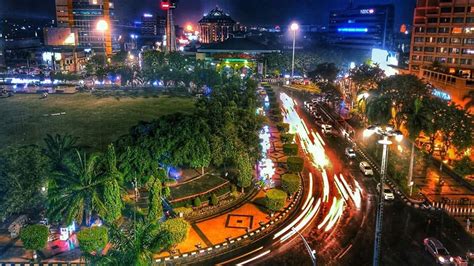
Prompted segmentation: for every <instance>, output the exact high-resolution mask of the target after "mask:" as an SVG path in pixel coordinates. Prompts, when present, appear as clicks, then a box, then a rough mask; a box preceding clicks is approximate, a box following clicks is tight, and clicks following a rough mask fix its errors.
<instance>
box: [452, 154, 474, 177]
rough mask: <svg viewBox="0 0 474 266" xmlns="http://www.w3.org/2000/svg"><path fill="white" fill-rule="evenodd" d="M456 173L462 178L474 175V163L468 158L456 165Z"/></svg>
mask: <svg viewBox="0 0 474 266" xmlns="http://www.w3.org/2000/svg"><path fill="white" fill-rule="evenodd" d="M454 171H455V172H456V173H458V174H459V175H461V176H466V175H469V174H472V173H474V163H473V162H472V161H471V159H470V158H469V157H467V156H465V157H463V158H462V159H461V160H459V161H457V162H455V163H454Z"/></svg>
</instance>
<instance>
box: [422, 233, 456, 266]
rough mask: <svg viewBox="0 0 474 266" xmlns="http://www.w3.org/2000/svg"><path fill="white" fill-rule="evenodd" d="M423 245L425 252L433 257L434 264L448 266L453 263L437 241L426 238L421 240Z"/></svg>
mask: <svg viewBox="0 0 474 266" xmlns="http://www.w3.org/2000/svg"><path fill="white" fill-rule="evenodd" d="M423 244H424V245H425V250H426V251H428V252H429V253H430V254H431V255H432V256H433V258H434V259H435V260H436V263H438V264H445V265H446V264H447V265H449V264H451V263H453V262H454V258H453V257H452V256H451V255H450V254H449V252H448V250H447V249H446V248H445V247H444V246H443V244H442V243H441V241H439V240H438V239H436V238H434V237H428V238H425V239H424V240H423Z"/></svg>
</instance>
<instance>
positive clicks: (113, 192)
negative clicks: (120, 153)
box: [101, 144, 124, 222]
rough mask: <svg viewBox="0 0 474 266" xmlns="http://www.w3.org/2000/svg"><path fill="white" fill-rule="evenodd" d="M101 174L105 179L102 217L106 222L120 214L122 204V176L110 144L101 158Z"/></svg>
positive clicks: (115, 218) (112, 220)
mask: <svg viewBox="0 0 474 266" xmlns="http://www.w3.org/2000/svg"><path fill="white" fill-rule="evenodd" d="M101 161H102V165H101V167H102V169H101V170H102V175H103V178H104V180H105V182H104V191H103V199H104V205H105V210H106V212H105V213H103V218H104V220H105V221H107V222H114V221H116V220H117V219H119V218H120V217H121V216H122V210H123V208H124V204H123V202H122V188H121V184H123V181H124V177H123V173H122V172H120V171H119V169H118V162H117V156H116V153H115V148H114V146H113V145H112V144H111V145H109V146H108V148H107V151H106V153H105V154H104V156H102V158H101Z"/></svg>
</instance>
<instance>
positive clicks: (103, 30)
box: [96, 19, 109, 65]
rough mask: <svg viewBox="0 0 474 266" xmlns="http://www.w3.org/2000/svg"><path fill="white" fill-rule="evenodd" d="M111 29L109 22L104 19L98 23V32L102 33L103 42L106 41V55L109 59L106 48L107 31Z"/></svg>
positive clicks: (105, 48)
mask: <svg viewBox="0 0 474 266" xmlns="http://www.w3.org/2000/svg"><path fill="white" fill-rule="evenodd" d="M108 29H109V23H107V21H105V20H104V19H100V20H99V21H97V25H96V30H97V31H98V32H101V33H102V40H103V41H104V54H105V57H107V47H106V41H105V33H106V32H107V30H108ZM105 62H106V61H105V60H104V65H105Z"/></svg>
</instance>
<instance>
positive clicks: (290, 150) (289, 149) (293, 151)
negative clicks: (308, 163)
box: [283, 143, 298, 156]
mask: <svg viewBox="0 0 474 266" xmlns="http://www.w3.org/2000/svg"><path fill="white" fill-rule="evenodd" d="M283 152H284V153H285V154H286V155H289V156H294V155H298V145H296V144H290V143H287V144H283Z"/></svg>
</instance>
